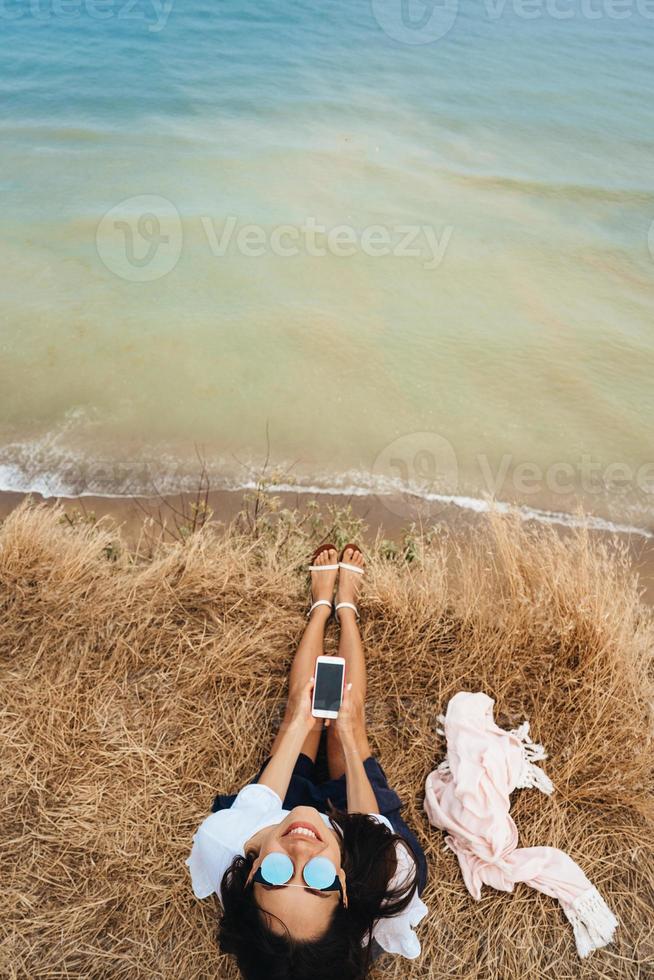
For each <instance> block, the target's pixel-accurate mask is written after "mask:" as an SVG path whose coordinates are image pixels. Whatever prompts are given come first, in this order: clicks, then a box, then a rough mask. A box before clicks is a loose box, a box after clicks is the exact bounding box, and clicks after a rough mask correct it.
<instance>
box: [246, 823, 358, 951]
mask: <svg viewBox="0 0 654 980" xmlns="http://www.w3.org/2000/svg"><path fill="white" fill-rule="evenodd" d="M245 851H246V853H248V852H254V853H255V854H256V860H255V862H254V866H253V868H252V871H251V872H250V876H249V878H248V881H250V879H251V878H252V877H253V876H254V875H255V874H256V872H257V870H258V869H259V867H260V866H261V862H262V861H263V859H264V858H265V857H266V855H267V854H270V853H272V852H273V851H278V852H279V851H281V852H282V853H283V854H287V855H288V856H289V857H290V859H291V861H292V862H293V868H294V871H293V877H292V878H291V879H290V880H289V882H288V885H291V886H295V885H301V886H303V887H301V888H296V887H291V888H289V887H287V886H286V885H262V884H260V883H259V882H255V883H254V885H253V888H254V894H255V898H256V901H257V905H258V906H259V908H261V909H263V910H264V912H269V913H270V916H268V924H269V926H270V928H271V929H272V930H273V931H274V932H283V931H284V928H283V926H282V925H281V923H283V924H284V926H286V928H287V929H288V931H289V932H290V934H291V935H292V936H293V937H294V938H295V939H316V938H318V937H319V936H321V935H322V934H323V933H324V931H325V930H326V928H327V926H328V924H329V920H330V919H331V917H332V915H333V912H334V909H335V908H336V906H337V905H338V904H339V902H340V901H341V897H340V894H339V892H338V891H329V892H320V891H316V890H314V889H310V888H308V887H307V885H306V882H305V881H304V878H303V877H302V871H303V869H304V866H305V864H306V863H307V862H308V861H310V860H311V859H312V858H315V857H326V858H329V860H330V861H331V862H332V863H333V865H334V867H335V868H336V873H337V875H338V877H339V880H340V882H341V886H342V888H343V901H344V902H345V903H347V893H346V890H345V873H344V871H343V869H342V867H341V848H340V841H339V837H338V836H337V834H336V832H335V831H334V830H332V829H331V827H327V826H326V825H325V822H324V820H323V819H322V817H321V816H320V813H319V812H318V810H316V809H314V807H312V806H296V807H295V809H294V810H291V812H290V813H289V815H288V816H287V817H286V819H285V820H283V821H282V823H278V824H274V825H273V826H272V827H264V828H263V830H260V831H259V832H258V833H257V834H255V836H254V837H252V838H251V839H250V840H249V841H248V842H247V844H246V848H245ZM279 920H281V923H280V921H279Z"/></svg>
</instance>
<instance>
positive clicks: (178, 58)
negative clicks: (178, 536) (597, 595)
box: [0, 0, 654, 527]
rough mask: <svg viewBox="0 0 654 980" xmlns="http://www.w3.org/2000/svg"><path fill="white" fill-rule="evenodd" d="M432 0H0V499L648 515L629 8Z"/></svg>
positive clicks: (634, 53)
mask: <svg viewBox="0 0 654 980" xmlns="http://www.w3.org/2000/svg"><path fill="white" fill-rule="evenodd" d="M454 2H455V0H448V2H447V4H446V5H444V6H440V7H439V6H438V5H436V6H435V7H434V6H433V5H425V4H422V3H409V5H408V7H407V10H408V15H409V17H410V18H413V21H412V23H413V24H414V25H415V24H416V23H419V20H420V17H421V16H422V17H423V19H425V20H426V25H427V26H426V28H424V29H423V33H422V35H421V32H420V30H419V29H418V28H417V27H415V26H413V27H412V26H410V23H409V26H407V23H408V22H405V23H404V24H403V23H402V21H401V19H400V14H401V4H400V3H395V2H393V3H390V2H385V0H375V2H374V3H373V4H370V3H367V2H358V0H354V2H341V0H333V2H330V3H327V4H322V5H314V4H310V3H308V2H304V0H303V2H293V3H291V2H286V3H281V2H274V0H273V2H267V3H266V4H258V3H257V4H255V3H250V2H245V3H244V2H240V3H236V2H221V3H209V2H206V3H201V2H197V0H185V2H184V3H183V4H182V3H181V2H177V3H173V4H172V5H171V4H170V3H167V4H163V3H161V4H160V3H156V4H153V3H144V2H141V3H137V4H135V5H133V4H131V3H130V4H129V5H128V4H126V3H124V2H120V3H111V2H109V3H104V4H97V5H94V4H93V3H92V2H91V0H88V2H86V3H84V2H80V3H77V4H75V3H68V4H66V3H64V4H59V5H57V4H53V5H48V4H47V3H45V2H42V3H40V4H36V3H35V2H32V3H29V2H28V3H22V2H20V3H19V2H17V3H14V4H13V5H12V4H11V3H7V4H5V6H4V7H3V12H2V15H0V29H1V30H2V34H3V44H2V46H1V47H0V94H1V96H2V104H3V113H2V118H1V119H0V141H1V145H2V161H3V166H2V171H1V185H2V192H3V210H2V215H1V216H0V230H1V234H0V248H1V249H2V262H0V316H1V320H0V324H1V326H0V358H1V359H0V372H1V377H0V487H2V488H5V489H7V488H11V489H17V488H20V489H29V488H32V489H39V490H42V491H44V492H46V493H76V492H100V493H107V494H113V493H116V494H124V493H133V492H146V493H147V492H152V490H153V489H154V487H155V486H156V487H157V488H158V489H173V488H175V489H176V488H181V487H185V486H191V485H192V484H193V483H194V481H195V479H196V474H197V468H198V464H197V453H198V452H200V453H201V454H202V455H203V457H204V458H205V460H206V462H207V466H208V469H209V471H210V474H211V479H212V483H213V485H214V486H239V485H243V484H246V483H247V482H248V481H249V480H251V479H252V473H253V472H254V471H256V469H257V467H258V466H260V464H261V462H262V460H263V458H264V456H265V454H266V451H267V449H266V447H267V436H266V433H268V442H269V446H270V454H271V458H272V462H273V465H274V467H275V469H276V471H277V475H276V480H277V482H278V483H280V484H284V485H296V486H297V485H299V486H312V487H319V488H323V489H343V488H349V489H351V490H352V491H355V492H364V491H373V492H380V493H385V492H386V491H388V490H391V489H393V488H402V487H406V486H409V487H411V488H412V489H413V490H414V491H416V492H417V493H420V494H423V495H425V496H428V497H429V496H435V497H439V496H446V497H455V498H456V499H457V501H459V502H461V504H462V505H464V506H478V503H477V502H478V501H479V500H480V499H482V498H484V497H486V496H487V495H488V494H494V495H495V496H497V497H498V498H499V499H502V500H515V501H518V502H519V503H521V504H524V505H525V506H529V507H532V508H538V509H541V510H545V511H571V510H574V508H575V507H576V505H577V503H579V502H581V503H582V504H583V506H584V507H586V508H587V509H588V510H589V511H591V512H592V513H594V514H597V515H603V516H605V517H606V518H607V519H610V520H613V521H616V522H618V523H627V524H630V525H634V526H638V527H651V526H652V525H654V465H651V464H652V463H653V462H654V433H653V431H652V418H653V417H654V385H653V383H652V378H653V373H654V327H653V319H654V318H653V313H654V291H653V286H654V254H653V253H654V232H652V231H651V228H650V226H651V223H652V221H653V220H654V171H653V169H652V165H651V164H652V158H653V152H652V151H653V149H654V102H653V100H652V98H651V92H652V90H653V89H654V56H653V55H652V38H653V36H654V19H652V18H650V17H649V16H647V14H648V11H647V8H646V7H645V5H644V4H643V5H641V6H642V9H640V8H638V7H637V5H636V4H634V5H633V6H629V5H628V4H627V5H626V6H625V5H624V4H623V5H622V6H621V7H620V11H621V12H622V13H625V11H626V12H627V13H628V14H629V16H625V17H623V18H622V19H616V17H615V16H613V14H614V12H615V11H614V7H612V6H611V5H610V4H609V3H608V0H606V2H605V3H602V2H600V0H594V6H591V5H589V2H588V0H585V3H584V5H582V4H581V3H575V2H567V0H566V2H564V0H559V5H558V7H554V6H553V5H552V3H551V2H549V0H548V3H547V4H545V3H543V4H542V5H541V6H540V7H539V6H538V5H536V6H534V5H533V4H532V5H530V6H529V10H531V11H532V12H533V11H534V10H537V11H540V16H537V17H535V18H527V17H525V16H521V11H522V10H523V8H522V7H520V6H517V5H514V4H513V3H508V2H507V3H506V4H505V5H504V6H502V5H501V4H500V3H499V2H496V3H490V2H488V3H487V4H486V5H484V4H483V3H477V2H475V3H473V2H470V0H465V2H462V3H460V4H459V5H458V7H454V6H453V4H454ZM524 9H527V8H524ZM615 9H617V7H616V8H615ZM557 10H563V11H571V13H572V16H571V17H566V18H563V19H562V18H561V17H560V16H559V15H557V13H556V11H557ZM62 11H69V13H67V14H65V13H63V12H62ZM98 11H100V12H101V13H102V17H100V16H99V15H98ZM589 11H590V13H591V14H593V16H589ZM597 12H599V16H595V14H596V13H597ZM652 17H654V10H653V11H652ZM439 18H440V19H439ZM447 18H449V20H450V21H453V22H452V26H451V28H450V29H449V30H448V31H447V32H446V33H444V36H442V37H437V38H436V39H435V40H434V41H433V42H432V43H424V44H422V43H414V42H416V40H420V39H424V38H425V37H426V36H427V37H428V36H429V35H428V33H427V35H425V33H424V31H425V30H426V31H427V32H429V31H430V30H431V31H432V33H438V32H439V30H440V29H441V28H443V27H444V26H447V23H448V20H447ZM380 22H381V23H380ZM382 25H383V26H382ZM384 27H385V28H386V30H384V29H383V28H384ZM398 38H399V39H398ZM248 226H250V227H249V229H248ZM230 228H231V232H230ZM339 229H340V230H339ZM648 236H649V240H648ZM650 246H651V250H650ZM284 253H287V254H284Z"/></svg>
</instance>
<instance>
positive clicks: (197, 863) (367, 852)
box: [187, 544, 427, 980]
mask: <svg viewBox="0 0 654 980" xmlns="http://www.w3.org/2000/svg"><path fill="white" fill-rule="evenodd" d="M309 567H310V570H311V589H312V599H313V602H312V605H311V608H310V610H309V617H308V623H307V626H306V629H305V631H304V634H303V636H302V639H301V641H300V645H299V647H298V649H297V653H296V654H295V659H294V660H293V664H292V666H291V672H290V678H289V696H288V702H287V707H286V713H285V715H284V719H283V721H282V724H281V726H280V730H279V732H278V734H277V736H276V738H275V740H274V742H273V745H272V749H271V754H270V757H269V759H268V760H267V761H266V762H265V763H264V765H263V767H262V769H261V771H260V772H259V774H258V776H257V777H256V779H255V780H254V782H253V783H251V784H249V785H248V786H246V787H245V788H244V789H242V790H241V791H240V793H238V794H237V795H235V796H217V797H216V799H215V801H214V806H213V810H214V812H213V813H212V814H211V815H210V816H209V817H207V818H206V820H205V821H204V822H203V823H202V825H201V826H200V828H199V830H198V832H197V833H196V835H195V837H194V842H193V849H192V852H191V856H190V858H189V860H188V862H187V863H188V865H189V867H190V870H191V876H192V882H193V890H194V893H195V895H196V896H197V897H198V898H205V897H207V896H208V895H210V894H212V893H213V892H215V893H216V894H217V895H218V897H219V899H220V901H221V903H222V907H223V912H222V917H221V920H220V925H219V942H220V948H221V950H222V951H223V952H227V953H232V954H233V955H234V956H235V957H236V960H237V963H238V965H239V968H240V970H241V973H242V975H243V976H244V977H245V978H246V980H258V978H264V977H265V978H266V980H278V978H279V980H304V978H307V980H309V978H311V980H320V978H322V977H325V978H327V977H329V978H330V980H332V978H334V977H335V976H336V977H338V980H360V978H362V977H364V976H365V974H366V972H367V970H368V966H369V964H370V962H371V960H372V959H373V958H374V955H375V953H376V952H379V947H381V948H382V949H386V950H388V951H389V952H393V953H402V954H403V955H405V956H409V957H412V958H413V957H415V956H417V955H418V954H419V952H420V943H419V942H418V939H417V937H416V935H415V933H414V932H413V930H412V926H414V925H416V924H417V923H418V922H419V921H420V920H421V919H422V917H423V916H424V915H425V914H426V912H427V909H426V907H425V905H424V904H423V903H422V901H421V900H420V898H419V893H420V892H421V891H422V889H423V888H424V885H425V881H426V862H425V857H424V854H423V852H422V850H421V849H420V847H419V845H418V842H417V840H416V838H415V836H414V835H413V834H412V833H411V831H410V830H409V828H408V827H407V826H406V824H405V823H404V821H403V820H402V818H401V817H400V807H401V806H402V803H401V801H400V799H399V797H398V796H397V794H396V793H395V792H394V791H393V790H392V789H390V788H389V786H388V783H387V782H386V777H385V775H384V772H383V770H382V768H381V766H380V765H379V763H378V762H377V760H376V759H375V758H373V756H372V755H371V754H370V746H369V744H368V738H367V735H366V726H365V712H364V705H365V699H366V665H365V659H364V653H363V646H362V643H361V636H360V634H359V627H358V622H357V620H358V610H357V608H356V597H357V592H358V586H359V582H360V580H361V576H362V575H363V571H364V558H363V554H362V553H361V551H360V549H359V548H358V547H357V546H356V545H348V546H347V547H346V548H345V549H344V550H343V554H342V556H341V560H340V561H338V555H337V552H336V549H335V548H334V546H333V545H329V544H328V545H323V546H322V547H321V548H319V549H318V550H317V551H316V552H315V553H314V555H313V560H312V564H311V565H310V566H309ZM337 578H338V593H337V602H336V607H335V608H336V616H337V621H338V623H339V625H340V638H339V647H338V653H339V656H341V657H343V658H344V659H345V662H346V666H345V672H346V691H345V695H344V699H343V703H342V705H341V709H340V711H339V714H338V718H337V719H336V720H335V721H332V722H331V723H330V722H325V723H323V721H322V719H316V718H314V717H313V716H312V714H311V693H312V685H313V677H312V675H313V672H314V667H315V661H316V658H317V657H319V656H321V655H322V654H323V640H324V634H325V627H326V624H327V621H328V619H329V617H330V615H331V610H332V598H333V595H334V589H335V587H336V584H337ZM323 734H324V736H325V742H326V745H325V749H326V761H327V773H328V776H329V778H328V779H326V780H324V781H320V780H319V779H318V778H317V771H316V757H317V755H318V749H319V746H320V743H321V736H323ZM282 801H283V802H282Z"/></svg>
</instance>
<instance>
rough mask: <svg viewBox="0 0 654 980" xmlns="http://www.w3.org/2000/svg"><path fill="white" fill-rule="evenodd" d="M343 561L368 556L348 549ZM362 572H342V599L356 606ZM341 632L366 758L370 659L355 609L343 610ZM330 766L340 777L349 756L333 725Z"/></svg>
mask: <svg viewBox="0 0 654 980" xmlns="http://www.w3.org/2000/svg"><path fill="white" fill-rule="evenodd" d="M343 561H344V562H347V563H348V565H357V566H358V567H360V568H363V567H364V563H365V562H364V557H363V555H362V554H361V552H360V551H357V550H356V549H353V548H346V550H345V554H344V555H343ZM360 580H361V575H357V573H356V572H348V571H347V569H345V568H341V570H340V572H339V575H338V596H337V601H338V602H352V603H354V605H356V601H357V594H358V591H359V583H360ZM338 616H339V622H340V627H341V635H340V639H339V644H338V655H339V657H343V659H344V660H345V682H346V683H347V684H351V685H352V690H351V691H350V696H351V697H352V698H353V700H354V702H355V705H356V709H357V713H358V721H357V727H356V739H357V744H358V747H359V752H360V753H361V758H362V759H367V758H368V756H369V755H370V745H369V744H368V736H367V734H366V714H365V705H366V658H365V655H364V652H363V643H362V642H361V634H360V632H359V623H358V621H357V618H356V616H355V614H354V610H353V609H339V611H338ZM327 765H328V768H329V776H330V778H331V779H336V778H337V777H338V776H342V775H343V773H344V772H345V758H344V756H343V749H342V748H341V743H340V740H339V737H338V732H337V730H336V728H335V727H334V726H332V725H330V726H329V728H328V729H327Z"/></svg>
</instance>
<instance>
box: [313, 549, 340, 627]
mask: <svg viewBox="0 0 654 980" xmlns="http://www.w3.org/2000/svg"><path fill="white" fill-rule="evenodd" d="M311 564H312V565H317V566H318V567H319V566H321V565H337V564H338V552H337V551H336V548H326V549H325V550H324V551H321V552H320V554H319V555H318V556H317V557H316V558H314V559H313V560H312V562H311ZM337 575H338V568H331V569H328V570H327V571H324V572H311V601H312V603H313V602H317V601H318V600H319V599H327V600H328V601H329V602H331V601H332V599H333V597H334V586H335V585H336V576H337ZM330 612H331V610H330V609H329V607H328V606H317V607H316V608H315V609H314V611H313V613H312V615H315V614H316V613H321V614H323V615H324V616H325V617H327V616H329V614H330Z"/></svg>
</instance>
